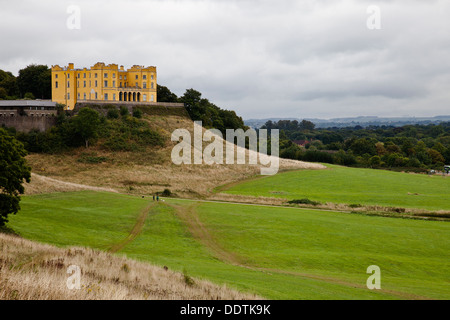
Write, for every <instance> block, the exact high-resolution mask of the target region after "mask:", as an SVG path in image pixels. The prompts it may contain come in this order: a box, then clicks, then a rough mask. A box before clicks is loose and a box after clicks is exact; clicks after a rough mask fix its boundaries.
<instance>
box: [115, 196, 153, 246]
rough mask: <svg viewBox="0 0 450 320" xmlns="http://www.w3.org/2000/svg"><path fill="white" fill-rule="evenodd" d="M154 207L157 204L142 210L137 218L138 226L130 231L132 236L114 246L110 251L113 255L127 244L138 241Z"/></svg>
mask: <svg viewBox="0 0 450 320" xmlns="http://www.w3.org/2000/svg"><path fill="white" fill-rule="evenodd" d="M154 206H155V204H154V203H152V204H150V205H149V206H147V207H146V208H145V209H144V210H142V211H141V213H140V214H139V216H138V218H137V221H136V224H135V225H134V226H133V229H132V230H131V231H130V234H129V235H128V236H127V237H126V238H125V239H123V240H122V241H120V242H118V243H116V244H114V245H113V246H112V247H111V248H110V249H109V250H108V251H109V252H111V253H116V252H118V251H120V250H122V249H123V248H124V247H125V246H126V245H127V244H129V243H131V242H133V241H134V239H136V237H137V236H138V235H139V234H140V233H141V232H142V229H143V228H144V225H145V220H147V217H148V214H149V212H150V211H151V209H152V208H153V207H154Z"/></svg>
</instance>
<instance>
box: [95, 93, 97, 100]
mask: <svg viewBox="0 0 450 320" xmlns="http://www.w3.org/2000/svg"><path fill="white" fill-rule="evenodd" d="M95 100H97V92H96V93H95Z"/></svg>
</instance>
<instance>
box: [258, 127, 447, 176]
mask: <svg viewBox="0 0 450 320" xmlns="http://www.w3.org/2000/svg"><path fill="white" fill-rule="evenodd" d="M262 128H265V129H280V130H281V135H280V140H281V141H280V156H281V157H283V158H289V159H297V160H305V161H313V162H326V163H335V164H342V165H355V166H362V167H372V168H416V169H422V170H426V169H439V170H441V169H443V166H444V165H445V164H450V123H448V122H446V123H441V124H439V125H407V126H403V127H391V126H370V127H367V128H362V127H360V126H356V127H347V128H324V129H315V127H314V124H313V123H311V122H309V121H305V120H304V121H302V122H298V121H296V120H294V121H290V120H281V121H278V122H272V121H268V122H267V123H266V124H265V125H264V126H263V127H262ZM300 145H304V146H300Z"/></svg>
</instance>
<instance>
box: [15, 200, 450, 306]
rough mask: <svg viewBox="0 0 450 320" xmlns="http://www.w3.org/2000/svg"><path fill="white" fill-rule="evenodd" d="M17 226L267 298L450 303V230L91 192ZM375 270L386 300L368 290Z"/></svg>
mask: <svg viewBox="0 0 450 320" xmlns="http://www.w3.org/2000/svg"><path fill="white" fill-rule="evenodd" d="M9 226H10V227H11V228H13V229H14V230H15V231H17V232H18V233H20V234H21V235H22V236H24V237H26V238H29V239H32V240H38V241H44V242H48V243H52V244H55V245H58V246H67V245H78V246H90V247H93V248H98V249H103V250H109V251H112V252H118V253H125V254H126V255H127V256H129V257H132V258H136V259H139V260H142V261H149V262H152V263H155V264H157V265H161V266H162V265H166V266H169V268H170V269H174V270H178V271H183V270H185V272H187V273H188V274H189V275H192V276H196V277H199V278H204V279H208V280H212V281H214V282H216V283H219V284H224V283H226V284H227V285H228V286H232V287H233V288H237V289H240V290H245V291H247V292H251V293H255V294H258V295H261V296H263V297H266V298H273V299H399V298H400V299H410V298H412V299H421V298H440V299H448V298H450V291H449V290H448V284H449V283H448V282H449V278H448V275H447V274H446V270H448V269H449V267H450V265H449V261H450V259H449V258H450V257H449V254H448V252H450V238H449V235H450V225H449V224H448V223H446V222H437V221H416V220H403V219H389V218H381V217H368V216H360V215H351V214H344V213H336V212H324V211H318V210H311V209H296V208H273V207H263V206H246V205H237V204H221V203H206V202H196V201H188V200H171V199H166V201H164V202H159V203H156V204H155V203H153V202H152V201H150V199H148V198H141V197H131V196H125V195H119V194H114V193H105V192H93V191H84V192H71V193H57V194H52V195H35V196H26V197H24V198H23V201H22V211H21V212H19V213H18V214H17V215H16V216H13V217H11V219H10V223H9ZM373 264H375V265H378V266H379V267H380V268H381V272H382V278H381V279H382V280H381V281H382V290H381V291H370V290H368V289H367V288H366V286H365V282H366V280H367V277H368V276H369V275H367V274H366V269H367V267H368V266H370V265H373Z"/></svg>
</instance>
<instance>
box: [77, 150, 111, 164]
mask: <svg viewBox="0 0 450 320" xmlns="http://www.w3.org/2000/svg"><path fill="white" fill-rule="evenodd" d="M106 160H108V158H106V157H99V156H97V154H96V153H88V152H83V153H82V154H81V156H80V158H78V160H77V161H78V162H81V163H102V162H105V161H106Z"/></svg>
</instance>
